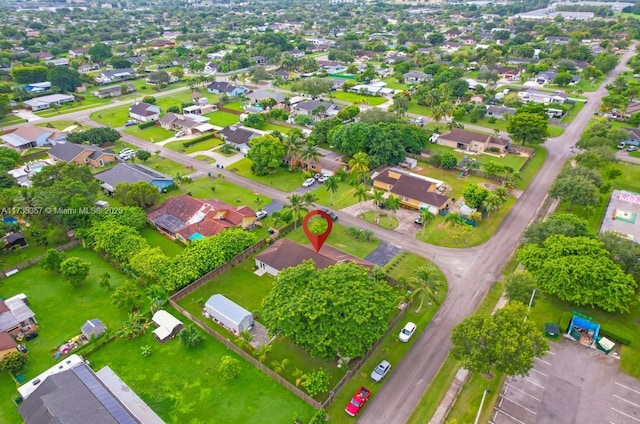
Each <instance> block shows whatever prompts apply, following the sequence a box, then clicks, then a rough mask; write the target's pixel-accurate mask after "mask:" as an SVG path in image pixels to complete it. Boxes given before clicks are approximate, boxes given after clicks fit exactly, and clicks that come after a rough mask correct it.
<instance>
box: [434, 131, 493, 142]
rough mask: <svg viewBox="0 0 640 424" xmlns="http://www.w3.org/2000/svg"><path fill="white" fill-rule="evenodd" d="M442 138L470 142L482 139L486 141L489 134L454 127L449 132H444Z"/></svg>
mask: <svg viewBox="0 0 640 424" xmlns="http://www.w3.org/2000/svg"><path fill="white" fill-rule="evenodd" d="M440 138H442V139H445V140H451V141H455V142H457V143H462V144H469V143H471V142H472V141H480V142H483V143H484V142H485V141H486V140H487V139H488V138H489V136H488V135H487V134H481V133H477V132H474V131H468V130H463V129H460V128H453V129H452V130H451V131H449V132H448V133H445V134H442V135H441V136H440Z"/></svg>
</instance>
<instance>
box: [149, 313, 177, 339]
mask: <svg viewBox="0 0 640 424" xmlns="http://www.w3.org/2000/svg"><path fill="white" fill-rule="evenodd" d="M151 320H152V321H153V323H154V324H155V325H157V326H158V328H156V329H155V330H153V335H154V336H155V338H156V340H157V341H159V342H160V343H164V342H166V341H167V340H169V339H172V338H174V337H175V336H176V335H177V334H178V333H179V332H181V331H182V330H183V329H184V324H182V322H181V321H180V320H179V319H178V318H176V317H174V316H173V315H171V314H170V313H169V312H167V311H165V310H162V309H160V310H159V311H157V312H156V313H155V314H153V318H151Z"/></svg>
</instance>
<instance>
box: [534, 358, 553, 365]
mask: <svg viewBox="0 0 640 424" xmlns="http://www.w3.org/2000/svg"><path fill="white" fill-rule="evenodd" d="M534 359H536V360H538V361H540V362H542V363H543V364H547V365H549V366H551V363H549V362H547V361H545V360H544V359H540V358H537V357H534Z"/></svg>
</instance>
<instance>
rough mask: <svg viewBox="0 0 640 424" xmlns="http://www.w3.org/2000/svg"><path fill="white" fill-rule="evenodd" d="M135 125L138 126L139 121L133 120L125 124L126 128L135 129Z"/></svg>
mask: <svg viewBox="0 0 640 424" xmlns="http://www.w3.org/2000/svg"><path fill="white" fill-rule="evenodd" d="M134 125H138V121H134V120H133V119H129V120H128V121H127V122H125V123H124V126H125V127H133V126H134Z"/></svg>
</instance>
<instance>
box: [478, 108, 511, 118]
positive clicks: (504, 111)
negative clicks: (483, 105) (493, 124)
mask: <svg viewBox="0 0 640 424" xmlns="http://www.w3.org/2000/svg"><path fill="white" fill-rule="evenodd" d="M514 113H516V109H514V108H512V107H506V106H489V107H487V113H486V114H485V116H486V117H487V118H497V119H503V118H506V117H507V115H513V114H514Z"/></svg>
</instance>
